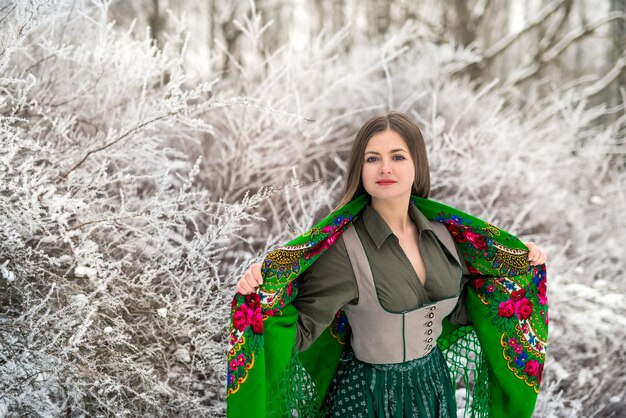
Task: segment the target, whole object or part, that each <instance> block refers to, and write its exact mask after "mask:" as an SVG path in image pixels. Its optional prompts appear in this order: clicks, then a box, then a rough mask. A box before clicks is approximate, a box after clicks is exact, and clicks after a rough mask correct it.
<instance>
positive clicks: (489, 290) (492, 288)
mask: <svg viewBox="0 0 626 418" xmlns="http://www.w3.org/2000/svg"><path fill="white" fill-rule="evenodd" d="M494 290H495V287H494V286H493V285H492V284H490V285H489V286H487V292H489V293H491V292H493V291H494Z"/></svg>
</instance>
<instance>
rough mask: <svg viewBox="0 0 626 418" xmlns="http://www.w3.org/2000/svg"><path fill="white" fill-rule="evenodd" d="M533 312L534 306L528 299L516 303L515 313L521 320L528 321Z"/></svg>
mask: <svg viewBox="0 0 626 418" xmlns="http://www.w3.org/2000/svg"><path fill="white" fill-rule="evenodd" d="M532 312H533V304H532V302H531V301H529V300H528V299H526V298H523V299H521V300H518V301H517V302H515V313H516V314H517V317H518V318H519V319H527V318H528V317H529V316H530V314H531V313H532Z"/></svg>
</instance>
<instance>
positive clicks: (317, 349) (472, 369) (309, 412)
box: [226, 195, 548, 418]
mask: <svg viewBox="0 0 626 418" xmlns="http://www.w3.org/2000/svg"><path fill="white" fill-rule="evenodd" d="M411 201H412V202H413V203H414V204H415V205H416V206H417V207H418V208H419V210H420V211H421V212H422V213H423V214H424V215H425V216H426V217H427V218H428V219H430V220H434V221H438V222H441V223H443V224H444V225H445V226H446V228H447V229H448V231H450V234H451V235H452V238H453V239H454V241H455V243H456V244H457V247H458V248H459V250H460V253H461V256H462V258H463V259H464V261H465V264H466V265H467V267H468V270H469V272H470V274H471V280H470V282H469V284H468V286H467V289H466V292H465V305H466V306H467V309H468V311H469V314H470V318H471V320H472V325H470V326H461V327H459V326H454V325H452V324H450V323H449V322H447V321H444V331H443V333H442V335H441V337H440V338H439V339H438V340H437V344H438V346H439V347H440V348H441V349H442V351H443V353H444V356H445V357H446V361H447V363H448V366H449V368H450V373H451V377H452V379H453V380H454V381H455V384H460V385H462V386H464V387H465V388H466V398H465V399H466V400H465V405H464V406H463V405H459V407H462V406H463V407H464V411H465V415H466V416H490V417H507V418H508V417H512V416H515V417H530V416H531V415H532V412H533V409H534V405H535V401H536V398H537V393H538V391H539V385H540V383H541V375H542V371H543V365H544V361H545V354H546V346H547V336H548V304H547V298H546V270H545V265H539V266H530V265H529V263H528V249H527V248H526V246H525V245H524V244H523V243H522V242H521V241H520V240H519V239H518V238H517V237H515V236H513V235H512V234H510V233H508V232H506V231H503V230H501V229H499V228H497V227H495V226H493V225H491V224H489V223H487V222H485V221H483V220H480V219H478V218H475V217H473V216H471V215H468V214H466V213H464V212H462V211H460V210H458V209H455V208H452V207H450V206H446V205H444V204H442V203H439V202H436V201H434V200H430V199H424V198H420V197H417V196H411ZM366 203H367V195H360V196H358V197H357V198H355V199H353V200H352V201H350V202H349V203H347V204H346V205H345V206H343V207H342V208H340V209H339V210H337V211H335V212H333V213H331V214H330V215H328V216H327V217H326V218H325V219H324V220H322V221H321V222H320V223H318V224H317V225H315V226H314V227H313V228H311V229H310V230H308V231H306V232H305V233H304V234H302V235H300V236H298V237H296V238H294V239H293V240H291V241H289V242H288V243H287V244H285V245H283V246H281V247H279V248H277V249H276V250H274V251H272V252H270V253H269V254H268V255H267V257H266V258H265V259H264V261H263V265H262V276H263V285H261V289H260V292H259V293H258V294H250V295H246V296H243V295H240V294H237V295H236V296H235V297H234V299H233V301H232V306H231V317H230V335H229V338H230V340H229V348H228V356H227V357H228V366H227V367H228V369H227V371H228V374H227V388H226V390H227V415H228V417H231V418H238V417H246V418H248V417H268V418H275V417H283V416H285V417H291V416H292V414H293V412H294V411H297V412H298V415H297V416H299V417H317V416H321V415H323V412H322V411H323V410H322V409H320V408H322V403H323V399H324V397H325V395H326V392H327V390H328V387H329V384H330V381H331V380H332V377H333V374H334V373H335V370H336V367H337V364H338V361H339V356H340V354H341V352H342V351H343V349H344V348H345V346H346V343H348V342H349V340H350V338H349V337H350V327H349V324H348V322H347V320H346V317H345V314H344V313H343V311H339V312H337V314H336V315H335V319H334V321H333V322H332V323H331V324H330V326H329V327H328V328H327V329H326V330H325V331H324V333H323V334H322V335H321V336H320V337H319V338H317V340H315V342H314V343H313V344H312V346H311V347H310V348H309V349H308V350H306V351H305V352H301V353H298V352H297V350H296V349H295V341H296V321H297V318H298V312H297V310H296V309H295V308H294V306H293V305H292V304H291V301H292V300H293V299H294V298H295V297H296V295H297V294H298V276H299V275H300V274H301V273H302V272H303V271H305V270H306V269H307V268H308V267H309V266H310V265H311V264H313V263H314V262H315V260H317V258H318V257H319V256H320V255H321V254H322V253H324V251H326V250H327V249H328V248H329V247H330V246H331V245H332V244H333V243H334V241H335V240H336V239H337V237H339V236H340V235H341V234H342V233H343V231H344V230H345V229H346V228H348V227H349V226H350V225H351V223H352V222H353V221H354V220H355V219H357V217H358V216H359V214H360V212H361V211H362V210H363V208H364V207H365V205H366Z"/></svg>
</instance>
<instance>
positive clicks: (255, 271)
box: [237, 263, 263, 295]
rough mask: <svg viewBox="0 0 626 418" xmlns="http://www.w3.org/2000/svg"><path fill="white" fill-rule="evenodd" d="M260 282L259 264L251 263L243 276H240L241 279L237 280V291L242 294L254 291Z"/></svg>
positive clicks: (261, 279) (261, 281) (261, 280)
mask: <svg viewBox="0 0 626 418" xmlns="http://www.w3.org/2000/svg"><path fill="white" fill-rule="evenodd" d="M262 284H263V277H262V276H261V264H260V263H257V264H253V265H251V266H250V268H249V269H248V270H246V272H245V273H244V274H243V276H241V279H239V281H238V282H237V292H239V293H241V294H242V295H247V294H248V293H255V292H256V291H257V290H258V289H259V286H260V285H262Z"/></svg>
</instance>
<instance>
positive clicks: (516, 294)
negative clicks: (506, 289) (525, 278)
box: [511, 289, 526, 302]
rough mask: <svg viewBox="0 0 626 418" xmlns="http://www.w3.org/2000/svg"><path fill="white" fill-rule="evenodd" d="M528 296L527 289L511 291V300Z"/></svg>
mask: <svg viewBox="0 0 626 418" xmlns="http://www.w3.org/2000/svg"><path fill="white" fill-rule="evenodd" d="M525 297H526V290H524V289H520V290H516V291H515V292H512V293H511V300H512V301H514V302H517V301H518V300H522V299H524V298H525Z"/></svg>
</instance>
